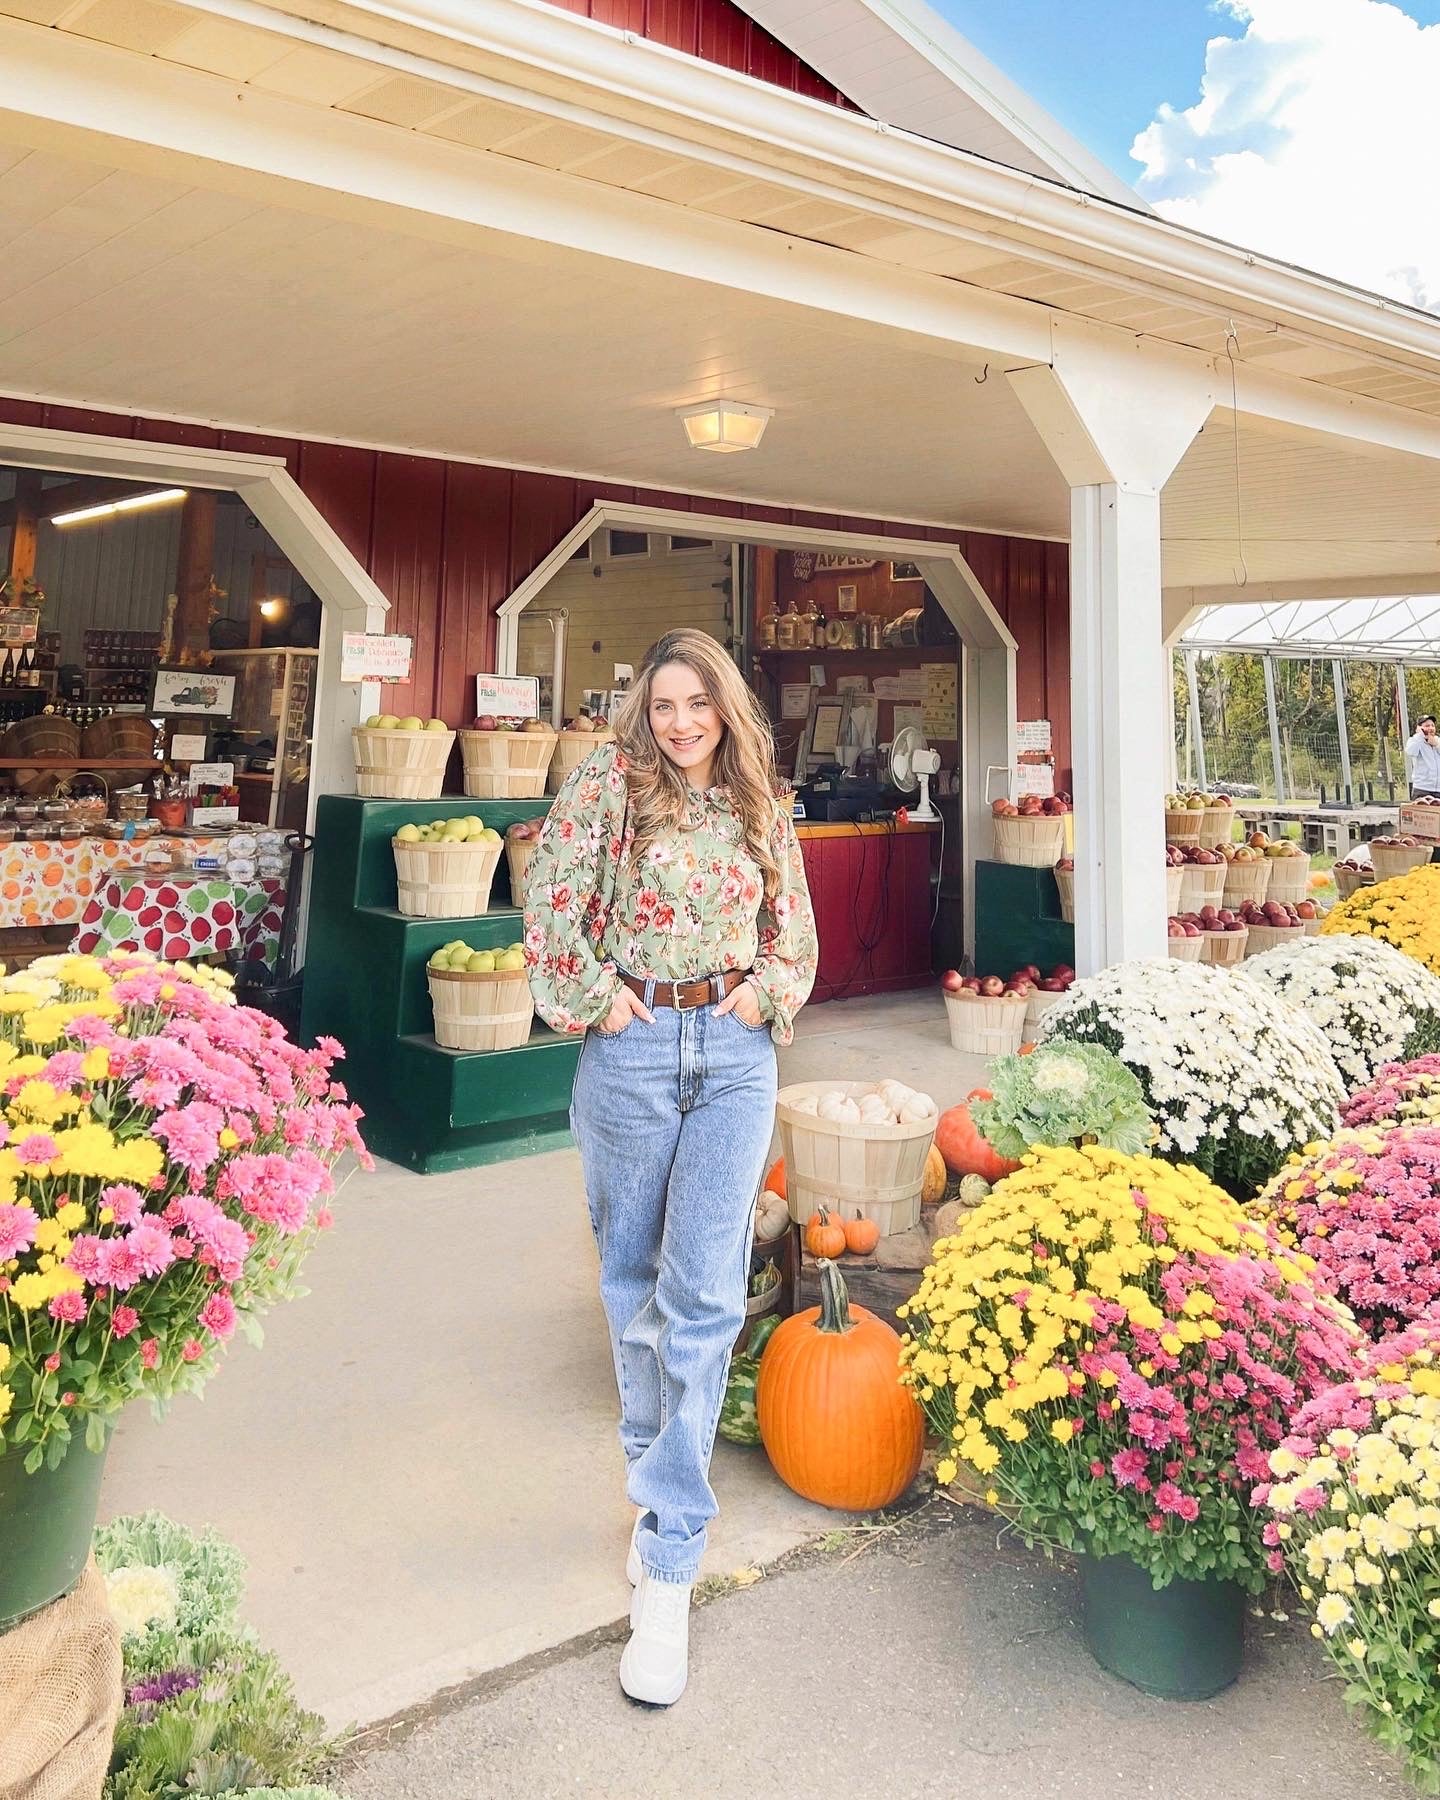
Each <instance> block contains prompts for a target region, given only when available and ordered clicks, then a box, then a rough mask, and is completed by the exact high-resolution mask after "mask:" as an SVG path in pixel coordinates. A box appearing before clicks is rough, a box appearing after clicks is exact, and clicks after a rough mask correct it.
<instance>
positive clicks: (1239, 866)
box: [1225, 856, 1272, 912]
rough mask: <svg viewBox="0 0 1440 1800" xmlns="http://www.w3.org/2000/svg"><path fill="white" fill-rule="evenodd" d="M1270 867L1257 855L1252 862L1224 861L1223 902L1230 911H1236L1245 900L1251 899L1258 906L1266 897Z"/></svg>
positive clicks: (1268, 888) (1268, 887)
mask: <svg viewBox="0 0 1440 1800" xmlns="http://www.w3.org/2000/svg"><path fill="white" fill-rule="evenodd" d="M1271 867H1272V865H1271V864H1270V863H1269V862H1267V861H1266V860H1265V858H1264V857H1263V856H1262V857H1257V858H1256V859H1255V861H1254V862H1228V863H1226V865H1225V904H1226V905H1227V906H1228V907H1229V908H1230V910H1231V911H1232V912H1235V911H1237V910H1238V909H1239V908H1240V907H1242V906H1243V905H1244V904H1245V902H1246V901H1247V900H1253V901H1254V902H1255V904H1256V905H1257V906H1258V905H1259V904H1260V902H1261V901H1262V900H1264V899H1266V898H1267V897H1268V895H1269V890H1270V870H1271Z"/></svg>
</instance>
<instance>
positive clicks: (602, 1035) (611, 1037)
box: [590, 1014, 635, 1044]
mask: <svg viewBox="0 0 1440 1800" xmlns="http://www.w3.org/2000/svg"><path fill="white" fill-rule="evenodd" d="M634 1027H635V1019H634V1015H633V1014H632V1015H631V1019H630V1023H629V1024H628V1025H622V1026H621V1027H620V1029H619V1030H618V1031H602V1030H601V1029H600V1027H599V1026H598V1025H592V1026H591V1027H590V1036H591V1037H593V1038H599V1039H600V1041H601V1043H602V1044H604V1043H611V1044H613V1043H614V1042H615V1041H616V1040H617V1039H618V1038H622V1037H624V1036H625V1034H626V1033H627V1032H629V1031H633V1030H634Z"/></svg>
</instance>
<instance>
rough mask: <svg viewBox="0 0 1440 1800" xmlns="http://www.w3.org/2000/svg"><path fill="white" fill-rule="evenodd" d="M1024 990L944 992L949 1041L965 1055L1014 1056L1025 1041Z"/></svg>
mask: <svg viewBox="0 0 1440 1800" xmlns="http://www.w3.org/2000/svg"><path fill="white" fill-rule="evenodd" d="M1025 1010H1026V1007H1025V996H1024V994H976V995H974V996H973V997H972V998H970V999H968V1000H962V999H961V997H960V996H959V994H946V995H945V1011H946V1013H947V1014H948V1015H949V1019H950V1042H951V1043H952V1044H953V1045H954V1046H955V1048H956V1049H957V1050H960V1051H963V1052H964V1053H965V1055H967V1056H1013V1055H1014V1054H1015V1052H1016V1051H1017V1050H1018V1049H1019V1048H1020V1046H1021V1045H1022V1044H1023V1043H1024V1042H1025Z"/></svg>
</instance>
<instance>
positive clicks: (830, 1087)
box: [775, 1081, 935, 1237]
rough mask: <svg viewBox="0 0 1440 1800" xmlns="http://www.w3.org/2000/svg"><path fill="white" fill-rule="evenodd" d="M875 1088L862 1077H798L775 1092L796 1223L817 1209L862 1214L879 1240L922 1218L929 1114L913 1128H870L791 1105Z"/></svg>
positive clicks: (932, 1135) (931, 1133) (930, 1129)
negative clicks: (875, 1227) (873, 1225)
mask: <svg viewBox="0 0 1440 1800" xmlns="http://www.w3.org/2000/svg"><path fill="white" fill-rule="evenodd" d="M873 1088H874V1083H873V1082H868V1081H800V1082H796V1083H794V1084H793V1085H792V1086H790V1087H784V1088H781V1090H780V1092H779V1093H778V1094H777V1095H776V1096H775V1117H776V1122H777V1123H778V1125H779V1127H780V1149H781V1152H782V1154H783V1155H784V1158H785V1185H786V1195H787V1204H788V1205H789V1208H790V1217H791V1218H792V1219H794V1220H795V1222H796V1223H797V1224H803V1223H804V1221H805V1220H806V1219H808V1218H809V1217H810V1215H811V1213H812V1212H814V1211H815V1210H816V1208H817V1207H821V1206H824V1207H827V1208H828V1209H829V1210H830V1211H831V1212H838V1213H839V1214H840V1216H841V1217H842V1218H845V1219H853V1218H854V1217H855V1215H856V1214H857V1213H861V1212H863V1213H864V1215H865V1217H866V1218H867V1219H873V1220H874V1221H875V1223H876V1224H877V1225H878V1226H879V1227H880V1232H881V1235H882V1236H884V1237H889V1236H891V1235H892V1234H893V1233H895V1232H897V1231H909V1230H911V1229H912V1228H913V1227H914V1226H916V1225H918V1224H919V1223H920V1188H921V1185H922V1184H923V1182H924V1179H925V1159H926V1157H927V1156H928V1155H929V1153H930V1145H931V1144H932V1143H933V1142H934V1138H935V1118H934V1117H933V1116H932V1117H930V1118H928V1119H920V1120H918V1121H917V1122H916V1123H915V1124H913V1125H869V1124H866V1123H864V1122H863V1121H856V1120H847V1119H821V1118H817V1117H816V1116H815V1114H813V1113H802V1112H796V1110H795V1107H794V1104H793V1103H794V1102H795V1101H796V1100H799V1099H801V1098H803V1097H804V1096H805V1095H807V1094H814V1095H815V1096H816V1098H817V1099H818V1098H820V1097H822V1096H823V1095H825V1094H847V1095H849V1096H850V1098H851V1099H858V1098H859V1096H860V1095H861V1094H868V1093H870V1092H871V1091H872V1090H873Z"/></svg>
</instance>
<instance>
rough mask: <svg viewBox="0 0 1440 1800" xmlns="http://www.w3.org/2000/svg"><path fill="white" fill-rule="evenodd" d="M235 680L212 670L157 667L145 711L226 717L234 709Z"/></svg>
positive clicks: (157, 713)
mask: <svg viewBox="0 0 1440 1800" xmlns="http://www.w3.org/2000/svg"><path fill="white" fill-rule="evenodd" d="M235 679H236V678H235V676H233V675H217V674H216V673H215V671H214V670H213V669H164V668H162V669H156V671H155V675H154V679H153V681H152V683H151V687H150V703H149V705H148V706H147V707H146V709H145V710H146V711H147V712H149V713H150V714H152V715H153V716H155V717H163V716H165V715H172V716H173V715H174V714H176V713H186V714H189V715H192V716H195V717H204V718H207V719H228V718H229V717H230V714H231V713H232V712H233V711H234V708H235Z"/></svg>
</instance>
